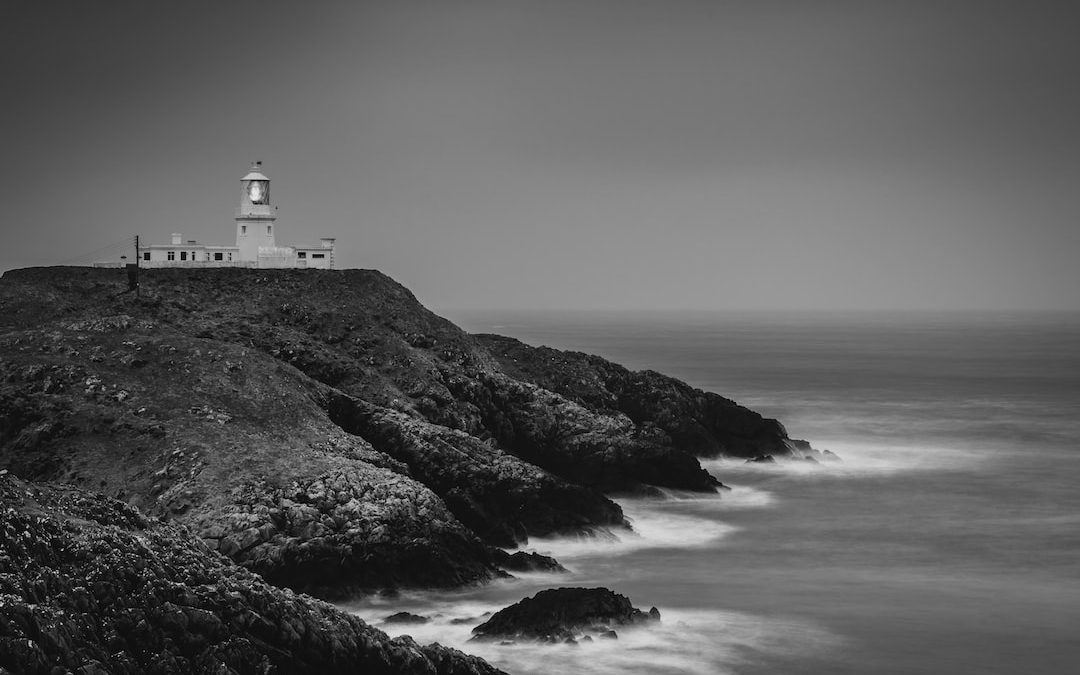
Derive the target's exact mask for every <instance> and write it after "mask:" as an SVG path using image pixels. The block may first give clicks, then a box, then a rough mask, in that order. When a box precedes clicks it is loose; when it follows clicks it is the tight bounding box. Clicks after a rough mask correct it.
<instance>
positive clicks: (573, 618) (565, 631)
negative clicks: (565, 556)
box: [472, 588, 660, 643]
mask: <svg viewBox="0 0 1080 675" xmlns="http://www.w3.org/2000/svg"><path fill="white" fill-rule="evenodd" d="M659 620H660V612H659V611H658V610H657V609H656V608H655V607H654V608H652V609H651V610H650V611H649V612H643V611H641V610H640V609H637V608H636V607H634V606H633V605H632V604H631V603H630V600H629V598H627V597H626V596H624V595H619V594H618V593H615V592H613V591H610V590H608V589H606V588H552V589H547V590H544V591H540V592H539V593H537V594H536V595H534V596H533V597H531V598H525V599H524V600H521V601H520V602H518V603H516V604H513V605H511V606H509V607H506V608H505V609H501V610H499V611H498V612H495V614H493V615H492V616H491V618H490V619H488V620H487V621H486V622H484V623H482V624H480V625H479V626H477V627H476V628H474V629H473V631H472V633H473V638H472V639H474V640H491V641H499V640H508V639H509V640H529V641H538V642H544V643H559V642H566V641H567V640H569V639H576V638H577V637H578V636H581V635H595V636H597V637H602V638H610V637H615V636H614V635H613V633H614V631H613V629H612V626H632V625H636V624H646V623H650V622H653V621H659Z"/></svg>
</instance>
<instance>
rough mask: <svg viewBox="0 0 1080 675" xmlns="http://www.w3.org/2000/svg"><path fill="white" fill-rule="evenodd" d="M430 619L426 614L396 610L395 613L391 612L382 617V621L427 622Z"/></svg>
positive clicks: (400, 622) (399, 622) (398, 622)
mask: <svg viewBox="0 0 1080 675" xmlns="http://www.w3.org/2000/svg"><path fill="white" fill-rule="evenodd" d="M428 621H431V619H429V618H427V617H426V616H420V615H419V614H413V613H412V612H398V613H397V614H391V615H390V616H388V617H386V618H385V619H383V623H397V624H402V623H416V624H420V623H427V622H428Z"/></svg>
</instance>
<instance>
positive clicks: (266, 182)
mask: <svg viewBox="0 0 1080 675" xmlns="http://www.w3.org/2000/svg"><path fill="white" fill-rule="evenodd" d="M240 184H241V190H240V206H238V207H237V209H236V248H238V249H239V250H240V260H258V259H259V258H260V256H261V257H265V258H276V257H280V256H277V255H274V254H275V253H277V251H276V249H277V246H275V245H274V226H275V223H276V222H277V214H276V213H275V211H276V210H277V209H276V207H274V206H273V205H272V204H271V203H270V179H269V178H267V177H266V175H265V174H263V172H262V162H255V163H254V164H252V165H251V170H250V171H248V172H247V174H246V175H245V176H244V177H243V178H241V179H240Z"/></svg>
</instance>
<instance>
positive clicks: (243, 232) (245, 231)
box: [240, 225, 247, 234]
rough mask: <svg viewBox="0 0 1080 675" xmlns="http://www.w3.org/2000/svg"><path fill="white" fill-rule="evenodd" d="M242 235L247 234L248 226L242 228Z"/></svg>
mask: <svg viewBox="0 0 1080 675" xmlns="http://www.w3.org/2000/svg"><path fill="white" fill-rule="evenodd" d="M240 234H247V225H241V226H240Z"/></svg>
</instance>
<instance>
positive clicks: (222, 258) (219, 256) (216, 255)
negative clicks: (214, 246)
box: [214, 253, 225, 260]
mask: <svg viewBox="0 0 1080 675" xmlns="http://www.w3.org/2000/svg"><path fill="white" fill-rule="evenodd" d="M224 259H225V256H224V255H222V254H220V253H215V254H214V260H224Z"/></svg>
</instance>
